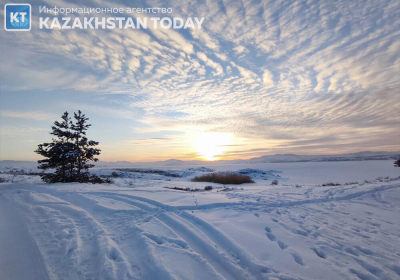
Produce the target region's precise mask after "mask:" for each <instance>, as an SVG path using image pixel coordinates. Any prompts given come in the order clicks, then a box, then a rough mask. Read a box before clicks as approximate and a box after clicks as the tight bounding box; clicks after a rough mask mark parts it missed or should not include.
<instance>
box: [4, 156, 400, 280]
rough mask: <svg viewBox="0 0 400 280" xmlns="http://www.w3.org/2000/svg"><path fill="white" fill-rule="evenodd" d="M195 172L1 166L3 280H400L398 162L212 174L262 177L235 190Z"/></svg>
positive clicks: (291, 166)
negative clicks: (51, 178) (50, 171)
mask: <svg viewBox="0 0 400 280" xmlns="http://www.w3.org/2000/svg"><path fill="white" fill-rule="evenodd" d="M189 168H190V167H179V168H172V167H169V168H161V167H160V168H156V167H154V168H153V169H146V170H142V171H143V172H138V171H140V170H123V169H120V170H115V169H107V168H101V169H96V170H95V173H97V174H99V175H103V176H105V175H111V173H112V172H117V174H118V177H117V178H114V179H113V181H114V184H102V185H91V184H72V183H71V184H53V185H48V184H43V183H41V182H40V178H38V176H34V175H18V174H20V172H17V175H15V172H14V175H13V174H10V171H11V170H12V168H11V169H10V168H2V169H1V171H3V172H7V174H4V173H3V174H0V177H1V178H5V179H6V181H7V182H5V183H2V184H0V279H6V280H9V279H19V280H24V279H71V280H76V279H207V280H210V279H363V280H369V279H400V262H399V259H400V180H399V178H398V177H399V175H400V168H395V167H393V162H392V161H362V162H326V163H322V162H315V163H312V162H310V163H285V164H271V163H269V164H248V165H245V166H243V165H224V166H212V167H210V168H213V169H216V171H238V170H241V171H240V172H247V173H248V174H249V175H251V176H252V177H253V178H254V180H255V181H256V183H254V184H245V185H240V186H237V187H235V188H234V189H232V190H226V191H223V186H221V185H218V184H212V183H194V182H191V181H190V179H191V178H192V177H193V176H195V175H199V174H202V173H204V171H206V172H207V171H210V170H207V169H203V170H201V169H198V166H197V167H192V168H194V169H189ZM246 168H251V169H253V170H243V169H246ZM18 170H19V171H20V168H19V169H18ZM159 170H162V171H163V172H159ZM25 171H29V170H25ZM33 171H34V170H33ZM272 180H278V181H279V184H278V185H276V186H275V185H271V182H272ZM365 180H367V181H365ZM325 183H339V184H340V185H339V186H321V185H323V184H325ZM346 183H347V184H346ZM208 185H211V186H213V187H214V189H213V190H211V191H203V192H185V191H178V190H171V189H168V188H166V187H170V188H171V187H181V188H187V187H188V188H204V187H205V186H208ZM296 185H297V186H296Z"/></svg>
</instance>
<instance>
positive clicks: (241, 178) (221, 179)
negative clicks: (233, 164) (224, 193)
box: [192, 173, 254, 185]
mask: <svg viewBox="0 0 400 280" xmlns="http://www.w3.org/2000/svg"><path fill="white" fill-rule="evenodd" d="M192 182H211V183H218V184H226V185H227V184H233V185H240V184H244V183H254V181H253V180H252V179H251V178H250V177H249V176H246V175H240V174H236V173H210V174H204V175H201V176H197V177H194V178H193V179H192Z"/></svg>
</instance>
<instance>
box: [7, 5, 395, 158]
mask: <svg viewBox="0 0 400 280" xmlns="http://www.w3.org/2000/svg"><path fill="white" fill-rule="evenodd" d="M35 4H37V5H38V6H39V5H45V4H46V3H45V2H43V3H41V2H37V3H35ZM51 4H52V5H57V6H64V7H65V6H71V7H73V6H76V4H72V3H68V2H67V1H60V0H54V1H51ZM47 5H48V4H47ZM80 5H81V6H82V7H91V5H93V3H92V2H90V1H87V2H86V1H82V2H80ZM102 5H104V7H127V6H126V5H125V4H123V3H122V2H120V3H118V2H113V3H111V2H109V1H103V2H102ZM135 6H137V7H140V6H146V7H147V6H157V7H158V6H163V7H170V8H172V10H173V14H172V15H170V16H177V17H188V16H191V17H195V16H196V17H205V18H206V19H205V20H204V22H203V24H202V29H200V30H186V31H179V30H172V29H168V30H163V29H154V28H149V29H147V30H118V29H115V30H51V31H49V30H39V29H38V28H37V26H35V24H36V25H37V22H38V19H37V18H38V16H39V15H38V14H37V13H36V12H35V10H34V11H33V18H34V22H33V28H32V31H31V32H26V33H25V32H24V33H23V34H20V33H18V32H15V33H11V32H4V31H1V32H2V33H1V36H2V38H3V40H1V42H0V44H1V47H2V50H4V51H2V54H1V61H2V67H4V69H10V71H6V72H4V71H3V73H2V78H1V80H2V81H1V83H2V85H1V87H2V89H3V90H7V91H16V90H22V91H24V90H25V91H26V90H29V89H41V90H46V91H49V94H51V90H54V89H72V90H75V91H82V92H89V93H101V94H124V95H128V96H130V100H131V101H130V103H129V106H130V108H131V109H132V110H136V109H140V112H141V115H140V118H139V119H140V121H141V123H143V124H144V125H145V128H143V127H139V128H137V129H136V131H137V132H146V133H149V132H153V133H156V132H159V133H161V135H162V132H163V131H175V132H180V133H183V134H185V133H186V134H190V133H191V132H193V131H203V132H222V133H230V134H232V135H233V136H234V137H235V138H236V139H240V141H239V140H238V141H237V144H238V145H239V144H240V145H241V146H243V143H246V145H247V148H248V150H254V151H256V150H257V149H259V150H262V151H265V150H264V148H268V149H273V148H276V149H282V147H285V148H284V151H289V150H291V149H292V150H293V151H295V150H296V149H299V148H300V149H301V147H304V148H306V147H307V148H312V147H314V148H315V149H316V151H317V152H325V150H324V149H325V148H329V149H332V148H334V147H337V148H338V149H340V150H343V151H346V150H352V149H354V148H355V147H354V143H357V145H359V146H360V147H363V148H365V149H372V148H374V149H377V148H379V149H389V150H393V149H398V148H399V143H398V137H396V135H398V134H396V133H397V131H396V128H398V127H399V125H400V115H399V114H398V112H399V107H400V105H399V103H400V102H399V98H400V97H399V73H400V57H399V51H400V34H399V30H398V22H399V20H400V2H399V1H398V0H392V1H390V0H387V1H374V0H372V1H360V0H355V1H349V0H348V1H313V0H310V1H236V0H233V1H229V5H228V4H224V2H223V1H199V2H197V3H196V2H188V1H170V2H168V3H167V2H166V3H161V2H158V1H138V2H135ZM134 16H136V17H143V16H146V15H144V14H136V15H134ZM2 20H3V19H2ZM16 46H28V47H26V48H22V49H21V53H20V55H19V57H20V58H22V57H23V58H24V59H16V60H15V59H13V58H12V57H10V56H9V55H8V54H9V53H10V52H11V50H12V49H13V48H14V47H16ZM32 53H35V55H34V56H32V55H31V54H32ZM55 61H57V62H60V63H55ZM15 73H22V74H21V75H19V76H18V75H16V74H15ZM6 114H9V115H10V114H13V113H11V112H8V113H7V112H6ZM26 114H28V113H26ZM30 116H31V117H33V118H35V116H34V115H32V114H31V115H30ZM16 117H29V115H23V114H20V115H19V116H17V115H16ZM36 118H42V117H41V116H36ZM162 136H163V135H162ZM352 139H356V140H354V141H352ZM388 139H393V140H388ZM396 139H397V140H396ZM155 142H168V143H170V142H172V141H155ZM379 143H381V144H379ZM244 151H245V150H244ZM235 154H240V151H235Z"/></svg>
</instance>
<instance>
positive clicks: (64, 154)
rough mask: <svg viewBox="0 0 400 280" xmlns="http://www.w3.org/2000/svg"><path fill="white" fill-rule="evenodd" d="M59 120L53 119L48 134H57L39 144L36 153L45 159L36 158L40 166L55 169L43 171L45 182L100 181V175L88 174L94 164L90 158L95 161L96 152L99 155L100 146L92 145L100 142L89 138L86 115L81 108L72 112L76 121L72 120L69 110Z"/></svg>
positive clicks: (88, 125)
mask: <svg viewBox="0 0 400 280" xmlns="http://www.w3.org/2000/svg"><path fill="white" fill-rule="evenodd" d="M61 118H62V121H61V122H59V121H55V122H54V126H52V127H51V128H52V132H50V134H51V135H54V136H55V137H56V138H53V139H52V142H51V143H43V144H40V145H38V148H37V150H35V152H36V153H38V154H40V155H41V156H43V157H45V158H46V159H43V160H39V161H38V163H39V166H38V168H39V169H43V170H47V169H54V173H46V174H43V175H42V179H43V180H44V181H45V182H47V183H56V182H90V181H93V182H94V181H96V182H100V181H101V180H100V178H98V177H96V176H90V174H89V168H91V167H93V166H94V165H93V164H89V161H94V162H96V161H98V159H97V158H95V156H97V155H100V150H99V149H96V148H94V146H97V145H98V144H99V143H98V142H95V141H91V140H88V138H87V137H86V130H87V129H88V128H89V127H90V126H91V125H90V124H87V121H88V118H86V117H85V115H84V114H82V113H81V111H78V113H74V119H75V121H76V122H75V123H73V122H72V120H71V117H69V115H68V112H65V113H64V114H63V115H62V116H61Z"/></svg>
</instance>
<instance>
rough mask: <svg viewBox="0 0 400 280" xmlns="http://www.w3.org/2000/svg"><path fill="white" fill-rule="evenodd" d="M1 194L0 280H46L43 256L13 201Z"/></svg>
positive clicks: (24, 218)
mask: <svg viewBox="0 0 400 280" xmlns="http://www.w3.org/2000/svg"><path fill="white" fill-rule="evenodd" d="M5 190H6V188H2V192H4V191H5ZM2 192H0V279H7V280H20V279H31V280H46V279H49V278H48V275H47V271H46V268H45V264H44V263H43V260H42V256H41V254H40V252H39V250H38V248H37V245H36V242H35V240H34V239H33V237H32V235H31V233H30V232H29V229H28V227H27V221H26V217H24V216H22V215H21V213H20V209H19V207H18V206H17V205H15V202H13V201H9V200H8V199H7V198H5V196H4V195H3V194H2Z"/></svg>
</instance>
